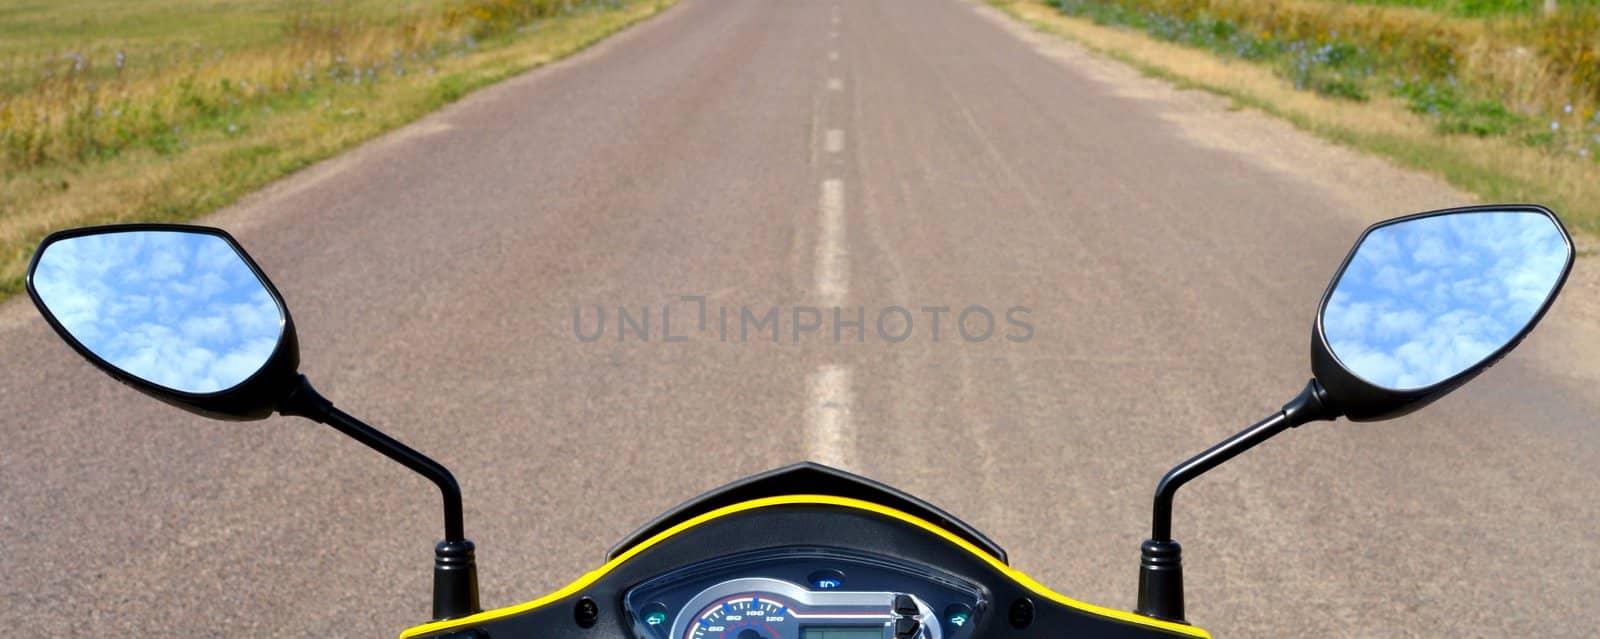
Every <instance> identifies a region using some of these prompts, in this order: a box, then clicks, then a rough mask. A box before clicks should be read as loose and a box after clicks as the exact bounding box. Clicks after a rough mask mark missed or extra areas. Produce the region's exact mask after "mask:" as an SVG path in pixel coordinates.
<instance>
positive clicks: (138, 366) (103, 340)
mask: <svg viewBox="0 0 1600 639" xmlns="http://www.w3.org/2000/svg"><path fill="white" fill-rule="evenodd" d="M33 286H34V291H35V292H37V293H38V294H39V297H40V299H41V301H43V302H44V305H45V306H46V307H47V308H49V309H50V314H51V315H53V316H55V318H56V321H57V322H59V323H60V324H61V326H62V327H64V328H65V329H66V330H67V332H69V333H71V334H72V336H73V337H74V338H76V339H77V340H78V342H79V343H81V344H83V346H84V347H85V348H87V349H89V350H90V351H91V352H93V353H94V354H95V355H98V356H99V357H100V358H101V359H103V360H105V361H106V362H108V363H110V364H111V365H113V366H116V367H117V368H120V369H122V370H123V371H125V372H127V373H130V374H132V375H135V376H137V377H140V378H143V379H145V380H147V381H150V382H154V383H156V384H160V385H162V386H165V387H167V388H171V389H174V390H179V391H183V392H187V393H197V394H203V393H214V392H218V391H222V390H226V389H229V388H232V387H234V386H237V385H238V384H239V383H240V382H243V381H244V380H246V379H248V378H249V377H250V376H251V375H253V374H254V373H255V372H256V371H257V370H260V369H261V366H262V365H263V364H265V363H266V362H267V360H268V358H269V357H271V355H272V351H273V349H274V348H276V347H277V344H278V338H279V337H280V336H281V334H282V332H283V314H282V312H281V311H280V310H279V308H278V304H277V302H276V301H274V300H273V298H272V295H271V294H270V293H268V292H267V288H266V286H265V285H264V284H262V282H261V280H260V279H259V278H257V277H256V275H255V272H254V271H252V270H251V269H250V266H249V265H248V264H246V263H245V262H244V260H243V259H242V258H241V257H240V256H239V254H238V253H237V252H236V251H235V250H234V249H233V247H232V246H231V245H229V244H228V242H227V241H226V240H223V239H222V238H221V237H218V236H215V235H209V234H203V233H187V232H180V231H125V232H116V233H104V234H99V235H82V236H78V237H72V238H67V239H62V240H58V241H56V242H54V243H52V244H50V245H49V246H48V247H46V248H45V252H44V254H43V255H42V256H40V258H39V262H38V265H37V266H36V267H35V270H34V274H33Z"/></svg>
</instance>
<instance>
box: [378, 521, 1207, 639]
mask: <svg viewBox="0 0 1600 639" xmlns="http://www.w3.org/2000/svg"><path fill="white" fill-rule="evenodd" d="M815 505H821V506H839V507H841V508H855V509H857V510H865V511H868V512H872V513H877V514H879V515H883V516H885V517H892V518H894V519H898V520H900V521H903V522H905V523H907V524H910V525H912V526H916V527H918V528H921V529H923V530H926V531H928V532H930V533H933V534H935V535H938V536H939V537H941V538H943V539H944V540H945V541H947V542H950V543H951V544H952V545H955V546H957V547H960V548H961V549H962V550H965V551H967V552H970V553H972V554H973V555H975V556H977V557H978V558H979V559H982V560H983V561H985V562H987V563H988V564H989V566H990V567H992V568H994V569H995V570H997V571H999V572H1000V573H1001V574H1004V575H1005V576H1006V577H1009V578H1010V579H1011V580H1012V581H1015V582H1017V584H1018V585H1020V586H1022V587H1023V588H1026V589H1028V590H1031V591H1033V592H1034V593H1035V594H1037V595H1039V596H1040V597H1044V598H1046V599H1049V600H1051V601H1054V602H1056V603H1059V604H1061V605H1063V606H1068V607H1072V608H1077V609H1078V610H1082V611H1084V612H1088V613H1092V614H1096V615H1100V616H1102V617H1111V618H1113V619H1119V620H1122V621H1126V622H1129V623H1134V624H1139V625H1142V626H1150V627H1153V628H1160V629H1162V630H1167V631H1170V632H1176V633H1180V634H1184V635H1188V636H1191V637H1201V638H1202V639H1211V635H1210V634H1209V633H1207V632H1206V631H1204V630H1201V629H1199V628H1196V627H1194V626H1186V625H1183V624H1178V623H1169V622H1166V621H1160V620H1156V619H1151V618H1149V617H1143V616H1140V615H1136V614H1133V613H1131V612H1123V611H1121V610H1112V609H1110V608H1102V607H1100V606H1096V605H1093V604H1086V603H1083V602H1081V601H1078V600H1076V599H1072V598H1070V597H1067V596H1065V595H1062V594H1059V593H1057V592H1055V591H1053V590H1051V589H1049V588H1046V587H1044V585H1043V584H1040V583H1039V582H1037V581H1034V580H1033V578H1032V577H1029V576H1027V575H1025V574H1022V573H1021V572H1018V571H1017V570H1015V569H1013V568H1011V567H1010V566H1007V565H1005V564H1003V563H1001V562H1000V560H998V559H995V558H994V557H993V556H990V555H989V554H988V553H985V552H983V551H982V550H979V549H978V547H977V546H974V545H972V544H970V543H967V541H966V540H964V539H962V538H960V537H957V536H955V535H954V534H952V533H950V531H947V530H945V529H943V528H940V527H938V526H935V525H933V524H931V523H929V522H927V521H925V520H922V519H919V518H916V517H913V516H911V515H908V514H906V513H903V512H900V511H898V510H895V509H893V508H888V507H885V506H881V505H878V504H874V503H872V502H867V501H861V500H859V499H848V498H845V497H831V496H827V495H785V496H782V497H767V498H764V499H753V500H750V501H746V502H740V503H737V504H734V505H732V506H726V507H723V508H718V509H716V510H713V511H711V512H708V513H706V514H703V515H700V516H699V517H695V518H694V519H690V520H688V521H685V522H683V523H681V524H678V525H676V526H673V527H672V528H669V529H667V530H665V531H662V532H661V534H659V535H656V536H654V537H651V538H650V539H648V540H645V542H644V543H641V544H639V545H637V546H634V547H632V548H629V549H628V551H627V552H625V553H622V554H621V555H617V557H616V558H615V559H612V560H611V561H608V562H606V563H605V565H603V566H600V567H599V568H596V569H594V570H591V571H589V572H588V573H586V574H584V575H583V576H582V577H579V578H578V579H577V581H574V582H572V583H570V584H567V586H566V587H565V588H562V589H560V590H557V591H555V592H552V593H550V594H548V595H545V596H543V597H540V598H538V599H535V600H533V601H530V602H528V603H525V604H519V605H515V606H510V607H506V608H499V609H495V610H487V611H484V612H480V613H478V614H475V615H472V616H470V617H462V618H460V619H450V620H447V621H435V622H433V623H425V624H422V625H420V626H416V627H413V628H409V629H407V630H406V631H405V632H402V633H400V639H412V637H416V636H419V635H425V634H430V633H434V632H439V631H441V630H450V629H452V628H461V627H465V626H475V625H478V624H481V623H484V622H487V621H491V620H494V619H499V618H501V617H509V616H512V615H517V614H521V613H524V612H528V611H529V610H534V609H536V608H539V607H542V606H544V605H546V604H549V603H551V602H555V601H559V600H561V599H565V598H567V597H569V596H571V595H573V594H574V593H577V592H579V591H581V590H583V589H584V588H587V587H589V585H590V584H592V583H594V582H595V580H597V579H599V578H601V577H603V576H605V574H606V573H608V572H611V571H612V570H613V569H615V568H616V567H617V566H620V565H622V563H623V562H625V561H628V560H629V559H632V558H633V556H634V555H637V554H639V553H641V552H644V551H645V550H646V549H648V548H650V547H651V546H654V545H656V544H658V543H661V542H662V541H663V540H665V539H667V538H668V537H671V536H673V535H676V534H678V533H681V532H683V531H685V530H688V529H690V528H694V527H695V526H699V525H700V524H703V523H706V522H708V521H711V520H713V519H716V518H718V517H726V516H728V515H732V514H734V513H741V512H744V511H747V510H755V509H757V508H768V507H771V506H815Z"/></svg>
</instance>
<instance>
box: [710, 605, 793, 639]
mask: <svg viewBox="0 0 1600 639" xmlns="http://www.w3.org/2000/svg"><path fill="white" fill-rule="evenodd" d="M788 620H789V604H787V603H785V602H783V601H780V600H778V599H777V598H774V597H767V598H763V597H761V596H760V595H751V594H744V595H734V596H732V597H729V598H726V599H723V600H721V601H718V602H716V603H713V604H711V605H710V606H707V607H706V608H705V610H702V611H700V614H699V616H697V617H695V620H694V623H691V624H689V630H688V632H686V633H684V637H683V639H793V638H790V637H784V636H783V633H782V631H781V630H780V629H781V628H782V627H783V626H784V625H785V622H786V621H788Z"/></svg>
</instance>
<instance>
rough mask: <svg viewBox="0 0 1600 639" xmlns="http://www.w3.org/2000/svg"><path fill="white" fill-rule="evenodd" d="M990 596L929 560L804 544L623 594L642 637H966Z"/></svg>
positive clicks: (722, 562) (694, 569) (698, 568)
mask: <svg viewBox="0 0 1600 639" xmlns="http://www.w3.org/2000/svg"><path fill="white" fill-rule="evenodd" d="M987 603H988V602H987V599H986V598H985V596H984V594H983V592H982V590H981V589H980V588H979V587H978V586H977V585H976V584H973V583H971V582H968V581H965V580H962V579H960V578H958V577H956V576H954V575H950V574H948V573H942V572H940V571H938V570H936V569H933V568H930V567H927V566H917V565H912V564H907V563H902V562H895V561H890V560H885V559H883V558H881V557H874V556H871V555H866V554H861V553H855V552H851V551H849V550H847V549H843V548H830V547H805V546H800V547H789V548H781V549H769V550H762V551H756V552H751V553H744V554H742V555H734V556H729V557H722V558H718V559H715V560H712V561H708V562H702V563H700V564H696V565H692V566H688V567H686V568H683V569H681V570H677V571H673V572H671V573H668V574H666V575H663V576H661V577H657V578H655V579H651V580H649V581H646V582H644V583H642V584H640V585H638V586H636V587H634V588H631V589H629V590H628V592H627V593H626V594H624V596H623V606H624V608H625V610H626V611H627V613H628V615H629V618H630V620H631V622H632V626H633V631H634V634H635V636H636V637H637V638H638V639H968V638H969V637H971V636H972V628H973V627H975V626H976V625H977V623H978V621H979V617H980V616H981V614H982V613H983V612H985V611H986V609H987Z"/></svg>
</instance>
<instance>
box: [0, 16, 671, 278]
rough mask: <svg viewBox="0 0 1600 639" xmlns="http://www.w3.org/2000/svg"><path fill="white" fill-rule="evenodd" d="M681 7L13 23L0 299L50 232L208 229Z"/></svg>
mask: <svg viewBox="0 0 1600 639" xmlns="http://www.w3.org/2000/svg"><path fill="white" fill-rule="evenodd" d="M672 2H673V0H344V1H341V2H329V1H326V0H304V1H299V2H288V3H285V2H281V1H273V0H238V1H235V2H227V3H222V2H198V3H197V2H188V1H180V0H150V1H146V2H136V3H129V2H124V1H123V0H58V1H54V2H46V1H40V2H31V3H24V4H18V5H14V6H12V7H9V8H6V9H0V98H3V101H0V298H4V297H6V296H9V295H10V294H14V293H15V292H17V291H18V290H20V289H21V284H22V279H21V278H22V275H23V273H24V270H25V268H26V260H27V258H28V256H29V255H30V253H31V251H32V248H33V247H34V246H35V245H36V244H37V242H38V240H39V239H40V238H42V237H43V236H44V235H45V234H47V233H49V232H50V231H53V230H56V229H59V228H63V227H69V226H77V225H83V224H94V223H107V222H131V221H176V220H183V219H188V218H192V217H195V216H197V215H201V214H204V213H207V212H209V211H212V210H214V209H216V208H218V207H220V206H223V205H226V204H228V203H230V202H232V201H233V200H235V199H236V198H237V197H239V196H240V195H243V194H245V193H248V192H249V191H251V190H253V189H256V188H259V187H260V186H262V185H264V184H266V183H267V182H270V181H271V180H273V179H276V178H278V177H281V176H283V175H285V174H287V173H290V172H293V171H295V170H297V169H299V168H301V167H304V166H306V165H308V164H310V163H312V162H315V161H317V160H319V159H322V158H325V157H328V156H330V155H333V154H335V153H337V152H339V151H341V150H344V149H346V148H349V147H351V146H353V145H355V144H357V143H359V142H362V141H364V140H367V139H370V138H372V137H373V136H375V135H377V134H379V133H381V132H383V131H386V130H388V129H391V128H394V127H396V126H399V125H401V124H404V123H406V122H409V121H411V120H414V119H416V118H418V117H420V116H422V115H424V114H426V113H427V112H429V111H432V110H434V109H437V108H438V107H440V106H442V105H444V104H446V103H449V102H452V101H454V100H456V99H458V98H460V97H461V96H463V95H465V94H466V93H468V92H470V91H472V90H473V89H475V88H478V87H481V86H484V85H487V84H490V83H493V82H495V81H497V80H500V79H503V78H505V77H507V76H510V75H513V74H515V73H517V72H520V71H523V70H525V69H528V68H531V67H534V66H538V65H540V64H543V63H545V62H548V61H551V60H554V59H558V58H560V57H563V56H565V55H568V54H570V53H572V52H575V51H577V50H579V49H582V48H583V47H585V46H587V45H589V44H591V43H593V42H595V41H597V40H599V39H601V38H603V37H605V36H606V35H609V34H610V33H613V32H615V31H617V30H619V29H621V28H623V27H626V26H628V25H630V24H632V23H634V22H637V21H639V20H642V19H644V18H646V17H649V16H651V15H653V14H655V13H656V12H658V11H660V10H662V9H663V8H665V7H666V6H668V5H670V4H672Z"/></svg>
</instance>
